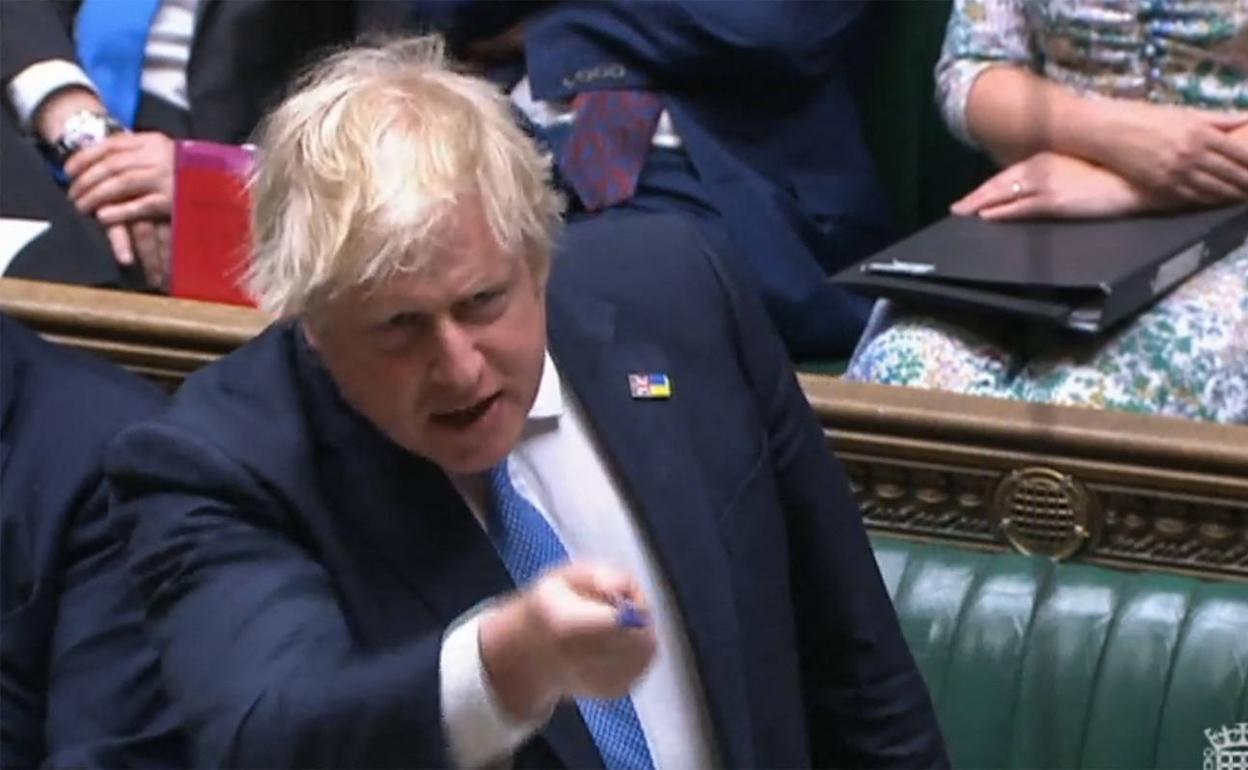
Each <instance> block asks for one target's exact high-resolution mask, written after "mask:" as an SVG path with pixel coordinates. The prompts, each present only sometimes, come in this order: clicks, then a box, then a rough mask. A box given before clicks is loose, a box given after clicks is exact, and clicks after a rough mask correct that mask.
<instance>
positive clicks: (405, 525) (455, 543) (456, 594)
mask: <svg viewBox="0 0 1248 770" xmlns="http://www.w3.org/2000/svg"><path fill="white" fill-rule="evenodd" d="M295 333H296V334H298V335H300V337H302V332H300V331H296V332H295ZM297 344H298V345H299V346H300V352H299V358H300V366H301V368H302V369H303V370H304V376H303V380H304V382H307V383H309V384H310V386H311V390H312V396H311V398H310V399H309V401H310V403H311V404H312V409H314V410H315V411H316V414H314V416H313V420H314V423H313V424H315V425H318V426H320V431H321V435H320V444H321V446H320V449H319V456H320V457H321V458H322V460H321V462H320V463H319V467H320V469H321V473H322V474H323V478H324V479H325V482H326V484H325V486H326V488H327V489H329V490H330V494H331V496H332V497H333V498H334V506H335V508H336V509H337V510H338V511H348V512H352V513H353V514H354V515H352V516H351V525H352V529H353V530H354V531H355V532H356V533H358V534H359V536H361V537H362V538H363V540H364V541H365V542H366V543H367V545H368V547H369V548H370V549H371V550H372V551H374V552H376V553H377V554H378V555H379V556H380V557H381V558H383V559H385V560H386V561H387V562H388V563H389V565H390V566H391V567H392V568H393V569H394V570H395V571H396V572H397V573H398V574H399V575H401V576H402V578H403V581H404V582H405V583H406V584H407V585H408V586H409V587H410V588H411V590H412V591H413V593H414V594H415V595H416V596H418V597H419V598H420V600H421V601H422V602H423V603H424V604H425V605H426V606H427V607H428V608H429V609H430V611H431V612H432V613H433V615H434V616H435V617H437V618H438V620H439V621H440V622H441V624H442V625H444V626H445V625H449V624H450V623H451V622H453V621H454V620H455V619H456V618H457V617H459V616H460V615H461V614H463V613H464V612H466V611H468V610H469V609H471V608H472V607H473V606H475V605H476V604H478V603H479V602H481V601H482V600H483V599H486V598H488V597H491V596H498V595H501V594H504V593H507V592H509V591H511V590H513V589H514V588H515V585H514V583H512V580H511V577H510V576H509V575H508V574H507V570H506V568H505V567H504V566H503V563H502V560H501V559H499V558H498V554H497V553H496V552H495V551H494V547H493V545H491V544H490V541H489V538H488V537H487V536H486V534H485V532H484V530H483V529H482V528H481V526H480V525H479V524H478V523H477V521H476V519H475V518H474V517H473V515H472V511H470V510H469V509H468V507H467V505H466V504H465V503H464V501H463V498H462V497H461V496H460V494H459V492H458V491H457V490H456V489H455V487H454V486H453V485H452V484H451V482H450V480H449V479H448V478H447V476H446V474H445V473H443V472H442V470H441V469H439V468H438V467H437V466H435V465H434V464H433V463H430V462H428V461H425V460H423V459H421V458H419V457H416V456H414V455H412V454H410V453H409V452H406V451H405V450H403V449H401V448H400V447H398V446H396V445H395V444H393V443H392V442H391V441H389V440H388V439H387V438H386V437H385V436H384V435H382V434H381V433H380V432H379V431H377V430H376V429H375V428H374V427H373V426H372V425H370V424H369V423H368V422H367V421H366V420H365V419H363V418H362V417H360V416H359V415H358V414H357V413H356V412H354V411H353V410H352V409H351V408H350V407H349V406H348V405H347V404H346V403H345V402H344V401H343V400H342V397H341V395H340V394H339V393H338V390H337V387H336V386H335V385H334V384H333V381H332V379H331V378H330V377H329V374H328V372H327V371H326V370H325V369H324V367H323V366H322V365H321V364H320V361H319V360H318V359H317V358H316V354H315V353H314V352H313V351H311V350H310V349H309V348H308V346H307V344H306V343H305V342H302V340H300V341H299V342H298V343H297ZM539 735H540V736H541V738H543V739H544V740H545V741H546V742H547V744H549V746H550V748H551V749H552V750H553V751H554V752H555V754H556V755H557V756H558V757H559V759H560V761H561V762H563V764H564V765H565V766H567V767H602V758H601V756H600V755H599V753H598V749H597V748H596V747H595V745H594V742H593V739H592V738H591V737H590V734H589V731H588V729H586V727H585V723H584V722H583V721H582V720H581V716H580V712H578V711H577V709H576V707H575V706H574V705H572V704H564V705H561V706H560V707H559V708H558V709H556V710H555V713H554V715H553V716H552V717H551V719H550V721H549V722H548V723H547V725H546V727H545V728H544V729H543V730H542V731H541V733H540V734H539Z"/></svg>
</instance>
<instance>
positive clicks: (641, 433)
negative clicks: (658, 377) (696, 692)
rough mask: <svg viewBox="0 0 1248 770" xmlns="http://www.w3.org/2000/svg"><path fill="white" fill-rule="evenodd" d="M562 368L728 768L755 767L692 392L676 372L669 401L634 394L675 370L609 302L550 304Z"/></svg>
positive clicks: (733, 618)
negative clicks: (663, 594) (673, 608)
mask: <svg viewBox="0 0 1248 770" xmlns="http://www.w3.org/2000/svg"><path fill="white" fill-rule="evenodd" d="M550 313H551V315H550V340H551V348H552V355H553V356H554V358H555V360H556V362H557V363H558V365H559V368H560V372H561V373H562V375H563V376H564V378H565V379H566V381H567V382H568V384H569V385H570V386H571V388H572V390H573V391H574V392H575V393H576V395H577V397H578V398H579V399H580V401H581V403H582V404H583V405H584V408H585V412H586V416H587V417H588V419H589V422H590V423H591V425H592V426H593V428H594V433H595V435H596V436H597V438H598V439H599V441H600V442H601V444H602V446H603V447H604V449H605V450H606V453H607V455H608V458H607V459H608V461H609V462H610V464H611V468H612V471H613V472H614V473H615V474H616V475H617V476H618V478H619V479H620V480H621V482H622V483H623V486H624V488H625V490H627V492H628V495H629V502H630V503H631V504H632V506H633V508H634V511H635V514H636V515H637V516H638V517H639V519H640V523H641V524H642V526H643V529H644V530H645V532H646V533H647V535H648V537H649V544H650V546H651V548H653V549H654V552H655V555H656V556H657V557H658V562H659V564H660V565H661V566H662V569H663V571H664V573H665V575H666V577H667V579H668V582H669V584H670V585H671V586H672V590H673V591H674V593H675V596H676V602H677V605H678V606H679V607H680V610H681V614H682V616H683V620H684V624H685V629H686V631H687V633H688V636H689V640H690V643H691V644H692V646H693V650H694V655H695V658H696V660H697V665H698V673H699V674H700V678H701V683H702V687H703V689H704V691H705V693H706V701H707V707H708V709H709V711H710V715H711V719H712V723H713V727H714V729H715V733H716V737H717V738H718V747H717V748H718V750H719V751H720V752H721V761H722V763H723V764H724V765H725V766H751V765H753V764H754V761H753V748H752V743H751V741H750V737H749V736H750V734H751V733H750V719H749V708H748V701H747V698H746V693H745V690H744V687H743V686H742V684H743V682H744V661H743V660H742V658H741V646H740V640H739V625H738V620H737V617H736V612H735V609H734V607H735V604H734V600H733V595H732V591H731V575H730V573H729V569H728V561H727V556H726V553H725V550H724V547H723V545H722V541H721V539H720V537H719V532H718V528H717V526H716V522H715V518H714V512H713V511H711V510H710V509H709V507H708V505H707V499H708V498H707V496H706V494H705V493H704V491H703V490H704V486H703V485H704V483H705V482H702V483H699V481H700V470H699V468H698V466H697V465H696V463H695V462H694V461H693V459H692V458H693V457H694V456H695V455H694V454H693V447H691V446H690V445H689V440H688V435H687V434H686V432H685V431H684V430H682V427H681V426H682V421H681V409H682V408H684V405H685V404H688V403H689V401H688V400H687V399H690V398H696V394H694V393H687V394H686V393H683V392H682V391H681V390H680V381H679V378H673V381H672V389H673V394H672V397H671V398H670V399H660V400H637V399H634V398H632V396H631V395H630V391H629V385H628V376H629V375H630V374H635V373H668V374H670V373H671V372H672V367H671V363H672V362H669V361H668V360H667V358H666V356H665V355H664V353H663V351H662V350H661V349H659V348H658V347H657V346H655V345H654V344H652V343H650V342H648V341H642V340H631V339H628V338H627V336H626V335H627V330H625V329H616V328H615V327H614V321H613V318H612V312H611V309H610V307H609V306H606V305H603V304H600V303H596V302H592V301H589V300H584V299H575V298H574V299H569V300H566V301H565V302H555V301H552V302H551V308H550Z"/></svg>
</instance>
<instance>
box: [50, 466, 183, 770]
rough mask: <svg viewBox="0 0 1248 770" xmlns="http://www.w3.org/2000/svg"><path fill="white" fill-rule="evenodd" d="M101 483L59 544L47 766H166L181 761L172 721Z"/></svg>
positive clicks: (157, 662) (174, 723) (175, 729)
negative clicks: (61, 557) (62, 560)
mask: <svg viewBox="0 0 1248 770" xmlns="http://www.w3.org/2000/svg"><path fill="white" fill-rule="evenodd" d="M107 503H108V500H107V495H106V493H105V490H104V485H103V483H102V482H100V481H99V479H98V477H97V484H96V486H95V488H94V491H93V493H92V494H91V495H90V499H89V500H88V501H87V502H86V505H84V506H83V509H82V511H83V512H82V515H80V516H79V517H78V519H77V521H75V522H73V523H72V525H71V526H70V527H69V529H68V532H67V534H66V539H65V542H64V558H65V564H66V567H65V569H64V571H63V572H62V574H61V575H60V580H61V584H60V594H59V596H58V598H57V609H56V622H55V625H54V631H53V633H52V639H51V649H50V660H49V666H48V692H47V701H46V702H47V714H46V717H45V719H44V728H43V733H44V739H45V741H46V746H47V756H46V757H45V758H44V760H43V764H44V765H46V766H48V767H154V768H159V767H169V766H170V765H171V764H173V763H177V762H179V761H180V760H181V756H182V755H181V752H182V744H181V736H180V733H179V732H178V722H177V719H176V718H175V714H174V712H173V710H172V709H171V708H170V706H169V703H168V701H167V699H166V698H165V695H164V693H163V691H162V690H161V688H160V686H159V683H160V663H159V659H158V658H157V655H156V651H155V650H154V649H153V648H152V647H151V645H150V644H149V643H148V641H147V639H146V637H145V635H144V632H143V610H142V605H141V604H140V602H139V599H138V596H137V595H136V594H135V592H134V589H133V587H132V586H131V584H130V581H129V579H128V577H127V575H126V569H125V560H124V556H123V552H122V549H121V544H120V543H119V542H118V541H117V540H116V539H115V538H114V537H113V536H112V533H111V532H110V531H109V529H108V521H107V517H106V513H107Z"/></svg>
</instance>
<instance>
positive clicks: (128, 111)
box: [74, 0, 161, 128]
mask: <svg viewBox="0 0 1248 770" xmlns="http://www.w3.org/2000/svg"><path fill="white" fill-rule="evenodd" d="M160 3H161V0H83V3H82V6H81V7H80V8H79V9H78V16H77V21H76V23H77V28H76V29H75V31H74V42H75V44H76V47H77V49H78V61H80V62H81V63H82V68H83V69H84V70H86V73H87V77H89V78H91V82H92V83H94V84H95V87H96V88H98V89H99V91H100V98H101V99H102V100H103V102H104V106H105V107H107V108H108V111H109V114H111V115H112V116H113V117H114V118H116V119H117V120H119V121H121V123H122V125H124V126H125V127H126V128H134V119H135V116H136V114H137V113H138V109H139V85H140V81H141V79H142V76H143V56H144V54H145V52H146V50H147V37H148V33H150V32H151V27H152V19H153V18H155V17H156V11H157V9H158V8H160Z"/></svg>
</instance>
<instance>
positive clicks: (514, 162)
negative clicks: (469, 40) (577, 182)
mask: <svg viewBox="0 0 1248 770" xmlns="http://www.w3.org/2000/svg"><path fill="white" fill-rule="evenodd" d="M258 158H259V162H258V163H257V165H256V171H255V172H254V174H253V176H252V180H251V198H252V228H253V230H252V231H253V233H254V236H255V238H254V253H253V255H252V261H251V265H250V268H249V270H248V272H247V274H246V276H245V277H244V281H245V285H246V287H247V289H248V290H249V292H250V293H251V295H252V296H253V297H254V298H255V299H256V301H257V302H258V303H259V304H260V306H261V307H262V308H264V309H265V310H268V311H270V312H272V313H275V314H277V315H280V316H296V315H299V316H306V315H310V314H314V313H316V312H317V311H318V310H319V309H320V308H322V307H323V305H324V303H325V302H327V301H328V300H330V299H332V298H333V297H334V296H336V295H337V294H338V293H339V292H341V291H342V290H343V289H346V288H350V287H354V286H364V285H375V284H376V283H377V282H381V281H385V280H386V279H387V278H388V277H391V276H393V275H394V274H396V273H398V272H417V271H420V270H423V269H425V268H426V267H427V266H429V265H430V263H431V262H432V261H433V259H434V258H435V255H436V254H437V253H438V252H439V251H440V250H441V247H442V245H443V244H442V243H441V239H442V238H443V237H444V235H445V233H446V231H447V227H448V224H449V221H450V219H451V218H452V216H453V214H454V211H455V208H456V203H457V202H459V201H462V200H464V199H467V198H473V197H475V198H476V199H477V200H479V201H480V204H481V210H482V211H483V212H484V214H485V219H486V222H487V223H488V226H489V228H490V231H491V234H492V235H493V236H494V238H495V240H496V241H497V242H498V243H499V245H501V246H502V247H503V248H504V249H506V250H507V251H510V252H513V253H523V254H524V256H525V258H526V259H527V260H528V261H529V267H530V269H531V270H532V271H533V275H534V276H535V277H536V278H537V280H538V282H539V284H543V283H544V282H545V280H546V276H547V274H548V273H549V269H550V252H551V243H552V240H553V239H554V237H555V234H556V231H557V228H558V222H559V215H560V213H561V211H562V207H563V204H562V200H561V199H560V197H559V196H558V194H557V193H555V192H554V190H553V188H552V186H551V184H550V174H551V171H550V159H549V157H544V156H542V155H541V154H539V153H538V151H537V148H536V147H535V146H534V144H533V142H532V141H530V140H529V138H528V137H527V136H525V135H524V133H523V132H522V131H521V130H520V129H519V127H518V126H517V125H516V124H515V122H514V121H513V119H512V116H511V112H510V107H509V104H508V102H507V100H506V97H505V96H503V94H502V93H500V92H499V91H498V90H497V89H496V88H494V87H493V86H492V85H491V84H489V83H488V82H486V81H484V80H481V79H478V78H474V77H470V76H468V75H464V74H461V73H459V72H456V71H454V70H453V69H452V67H451V65H450V64H449V62H448V60H447V57H446V54H445V52H444V48H443V44H442V40H441V38H439V37H437V36H427V37H415V38H407V39H402V40H395V41H391V42H387V43H382V44H377V45H369V46H359V47H353V48H348V49H344V50H342V51H340V52H338V53H335V54H333V55H331V56H329V57H328V58H327V59H325V60H324V61H322V62H320V63H319V64H318V65H316V66H315V67H313V68H312V69H311V70H310V71H309V72H307V73H306V74H305V75H304V76H303V77H302V78H300V79H299V81H298V82H297V83H296V85H295V87H294V89H293V91H292V94H291V96H289V97H288V98H287V99H286V100H285V101H284V102H283V103H282V104H281V105H280V106H279V107H278V108H277V109H276V110H274V111H273V112H272V113H271V114H270V115H269V116H268V118H267V119H266V120H265V122H264V123H263V125H262V127H261V130H260V138H259V153H258Z"/></svg>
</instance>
